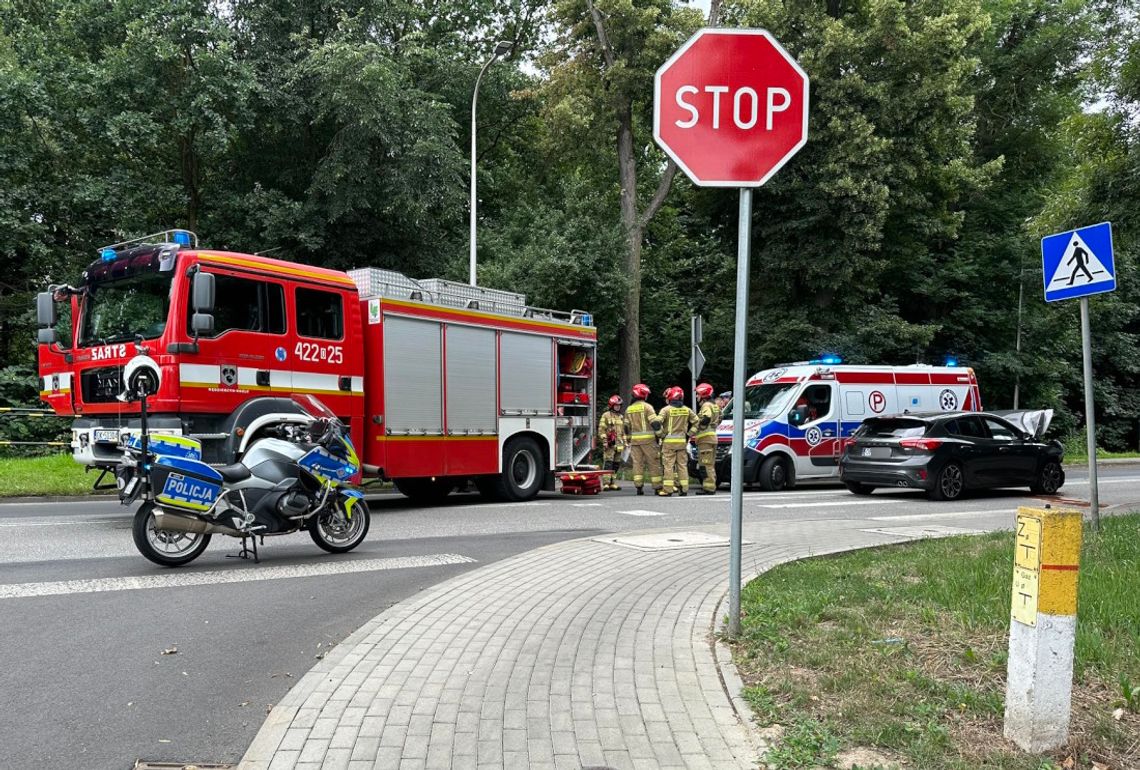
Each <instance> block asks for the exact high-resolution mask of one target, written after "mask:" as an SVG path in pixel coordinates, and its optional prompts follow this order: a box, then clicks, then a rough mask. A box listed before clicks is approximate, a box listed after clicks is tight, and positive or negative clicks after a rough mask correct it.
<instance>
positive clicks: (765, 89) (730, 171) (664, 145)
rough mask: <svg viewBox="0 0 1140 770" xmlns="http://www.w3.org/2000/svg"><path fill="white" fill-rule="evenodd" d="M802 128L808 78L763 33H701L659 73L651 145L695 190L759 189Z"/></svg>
mask: <svg viewBox="0 0 1140 770" xmlns="http://www.w3.org/2000/svg"><path fill="white" fill-rule="evenodd" d="M807 124H808V76H807V73H805V72H804V71H803V70H802V69H800V65H799V64H797V63H796V60H795V59H793V58H792V57H791V56H790V55H789V54H788V52H787V51H785V50H784V49H783V48H782V47H781V46H780V44H779V43H777V42H776V39H775V38H773V37H772V35H770V34H769V33H768V31H767V30H763V29H702V30H700V31H699V32H697V34H695V35H693V36H692V37H691V38H689V40H688V41H687V42H686V43H685V44H684V45H683V46H681V47H680V49H678V50H677V52H676V53H675V54H673V56H671V57H670V58H669V60H668V61H667V62H665V63H664V64H663V65H661V68H660V69H659V70H657V77H656V81H655V89H654V100H653V138H654V139H656V140H657V144H659V145H660V146H661V149H663V150H665V152H667V153H668V154H669V157H671V158H672V159H673V160H674V161H676V162H677V165H678V166H680V167H681V169H683V170H684V172H685V173H686V174H688V175H689V178H690V179H692V180H693V182H694V183H695V184H698V185H702V186H707V187H759V186H760V185H762V184H764V183H765V182H766V181H768V179H769V178H771V176H772V175H773V174H775V173H776V172H777V171H778V170H779V169H780V167H781V166H783V165H784V164H785V163H787V161H788V159H789V158H791V157H792V156H793V155H795V154H796V152H797V151H799V149H800V148H801V147H803V146H804V144H805V143H806V142H807Z"/></svg>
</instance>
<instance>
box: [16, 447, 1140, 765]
mask: <svg viewBox="0 0 1140 770" xmlns="http://www.w3.org/2000/svg"><path fill="white" fill-rule="evenodd" d="M1101 483H1102V487H1101V495H1100V497H1101V502H1102V505H1105V506H1106V507H1107V508H1108V509H1109V510H1110V511H1111V510H1113V509H1117V510H1134V509H1140V465H1133V466H1105V467H1103V468H1102V469H1101ZM1087 492H1088V483H1087V479H1086V475H1085V473H1084V471H1083V470H1080V469H1070V470H1069V481H1068V483H1067V484H1066V486H1065V488H1064V489H1063V490H1062V493H1063V497H1064V498H1069V499H1073V500H1080V499H1087ZM1027 502H1028V503H1032V502H1040V500H1035V499H1033V498H1031V497H1029V496H1027V494H1026V493H1025V492H1022V491H1000V492H994V493H987V494H985V495H975V496H972V497H970V498H968V499H966V500H962V501H958V502H954V503H935V502H931V501H928V500H926V499H924V498H923V497H922V496H921V495H919V494H916V493H914V492H909V491H903V490H900V491H893V490H891V491H880V492H877V493H875V494H874V495H873V496H871V497H869V498H864V497H859V498H856V497H854V496H853V495H850V494H848V493H847V492H846V490H844V489H842V488H841V487H838V486H836V485H827V484H805V485H801V487H800V488H799V489H797V490H795V491H793V492H784V493H779V494H769V493H761V492H755V493H748V494H746V497H745V513H744V515H745V517H746V519H747V520H749V521H765V520H768V521H787V520H805V521H806V520H814V519H842V518H851V517H859V518H865V517H869V518H875V519H879V520H882V521H884V522H891V521H897V522H903V521H909V520H921V521H923V522H928V523H936V522H941V523H946V524H953V525H955V526H969V525H970V522H971V519H977V520H981V519H986V518H991V519H992V517H993V515H994V514H995V513H1003V512H1008V513H1009V514H1011V516H1012V513H1013V512H1014V510H1015V509H1016V507H1017V506H1018V505H1020V504H1026V503H1027ZM372 509H373V521H372V529H371V532H370V533H369V537H368V540H367V541H366V542H365V543H364V544H363V545H362V546H361V547H360V548H359V549H357V550H356V551H354V552H353V553H351V554H348V555H345V556H332V555H328V554H325V553H324V552H322V551H320V550H318V549H317V548H316V546H315V545H313V544H312V542H311V541H310V540H309V538H308V537H307V536H306V535H304V534H300V535H292V536H287V537H283V538H271V539H269V540H267V541H266V545H265V546H264V547H263V549H262V561H261V564H260V565H255V564H252V563H250V562H245V561H240V560H236V559H232V558H228V557H227V554H231V553H234V552H235V550H236V549H235V546H236V544H237V541H235V540H232V539H229V538H215V539H214V541H213V543H212V544H211V546H210V548H209V549H208V550H207V551H206V553H205V554H204V555H203V556H202V557H201V558H200V559H198V560H197V561H196V562H194V564H192V565H190V566H189V567H183V568H180V569H164V568H160V567H157V566H155V565H152V564H151V563H150V562H148V561H146V560H145V559H143V558H142V557H141V556H140V555H138V553H137V552H136V551H135V549H134V545H133V543H132V542H131V534H130V512H129V511H126V510H124V509H122V508H120V507H119V506H118V504H117V503H116V502H114V501H106V500H95V499H83V500H78V501H68V502H40V503H11V504H4V505H0V660H3V661H4V665H3V666H0V693H4V700H5V704H4V706H5V711H6V714H5V718H4V719H3V720H0V768H9V767H12V768H20V767H32V766H40V767H57V766H58V767H62V766H71V764H72V763H75V762H78V765H77V766H81V767H85V768H108V769H111V768H129V767H132V766H133V764H134V762H135V760H136V759H139V758H142V759H147V760H151V761H160V760H163V761H198V762H235V761H237V760H238V759H239V758H240V757H241V755H242V753H243V752H244V750H245V749H246V747H247V746H248V744H249V742H250V741H251V740H252V739H253V736H254V735H255V733H256V732H257V730H258V728H259V727H260V726H261V723H262V721H263V719H264V717H265V713H266V707H267V706H268V705H270V704H273V703H275V702H276V701H277V700H278V699H279V698H280V697H281V696H282V695H284V693H285V692H286V691H287V690H288V689H289V687H290V686H291V685H292V683H293V682H294V681H295V680H296V679H297V678H298V677H299V676H300V675H301V674H303V673H304V672H305V671H307V670H308V668H309V667H310V666H311V665H312V664H313V663H314V662H315V661H316V660H317V658H318V656H320V655H321V654H322V653H323V651H324V650H327V649H328V648H329V647H331V646H332V645H334V644H336V643H337V642H339V641H340V640H341V639H343V638H344V637H345V636H347V635H348V634H349V633H350V632H351V631H353V630H354V629H355V628H357V627H358V626H360V625H361V624H363V623H364V622H365V621H366V620H368V619H369V618H372V617H374V616H375V615H377V614H379V613H380V612H381V611H383V610H384V609H386V608H387V607H389V606H391V605H392V604H394V603H396V602H399V601H400V600H402V599H404V598H406V597H408V596H410V595H412V594H414V593H415V592H417V591H419V590H422V589H423V588H425V587H427V586H430V585H433V584H435V583H437V582H439V581H442V580H445V579H447V578H449V577H452V576H454V575H457V574H460V573H461V572H463V571H465V570H469V569H473V568H476V567H479V566H482V565H485V564H488V563H490V562H493V561H496V560H498V559H502V558H505V557H508V556H511V555H513V554H516V553H520V552H523V551H526V550H530V549H532V548H535V547H538V546H540V545H544V544H547V543H552V542H557V541H560V540H565V539H569V538H576V537H584V536H588V535H591V534H597V533H602V532H614V531H620V530H630V529H646V528H654V527H675V526H686V525H693V524H708V523H724V522H726V521H727V516H728V510H729V495H728V494H727V493H724V492H722V493H721V494H720V495H717V496H716V497H712V498H709V497H701V496H689V497H686V498H670V499H659V498H655V497H651V496H645V497H634V496H633V494H632V490H630V489H628V488H627V489H626V490H623V491H622V492H609V493H606V494H605V495H602V496H598V497H586V498H574V497H566V496H561V495H545V496H543V497H541V498H539V499H538V500H535V501H533V502H530V503H521V504H483V503H480V502H479V498H478V497H476V496H472V495H457V496H454V497H452V498H451V499H449V500H448V504H446V505H443V506H440V507H437V508H417V507H415V506H413V505H411V504H410V503H409V502H408V501H407V500H405V499H404V498H402V497H400V496H398V495H391V496H383V497H381V498H379V499H377V500H375V501H374V502H373V503H372ZM171 649H176V650H177V652H173V653H170V654H163V652H164V651H167V650H171Z"/></svg>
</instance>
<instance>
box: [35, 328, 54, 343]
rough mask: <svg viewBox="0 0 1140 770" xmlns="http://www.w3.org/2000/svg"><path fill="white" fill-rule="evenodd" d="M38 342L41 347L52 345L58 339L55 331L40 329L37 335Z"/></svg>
mask: <svg viewBox="0 0 1140 770" xmlns="http://www.w3.org/2000/svg"><path fill="white" fill-rule="evenodd" d="M36 339H37V341H38V342H39V343H40V344H41V345H51V344H54V343H55V342H56V340H57V339H58V338H57V337H56V334H55V329H40V330H39V332H38V333H37V335H36Z"/></svg>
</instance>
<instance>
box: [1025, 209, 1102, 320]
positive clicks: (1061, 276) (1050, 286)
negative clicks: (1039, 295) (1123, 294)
mask: <svg viewBox="0 0 1140 770" xmlns="http://www.w3.org/2000/svg"><path fill="white" fill-rule="evenodd" d="M1041 263H1042V268H1043V269H1042V277H1043V278H1044V280H1045V301H1046V302H1056V301H1058V300H1062V299H1074V298H1076V297H1087V296H1088V295H1090V294H1103V293H1104V292H1107V291H1115V290H1116V265H1115V262H1114V261H1113V257H1112V224H1111V223H1110V222H1101V223H1100V224H1099V225H1090V226H1089V227H1082V228H1080V229H1078V230H1069V231H1068V232H1064V233H1057V234H1056V235H1047V236H1045V237H1044V238H1042V239H1041Z"/></svg>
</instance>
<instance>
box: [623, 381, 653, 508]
mask: <svg viewBox="0 0 1140 770" xmlns="http://www.w3.org/2000/svg"><path fill="white" fill-rule="evenodd" d="M648 397H649V386H648V385H642V384H638V385H634V386H633V403H631V404H630V405H629V406H628V407H626V410H625V422H626V425H627V426H628V427H629V447H630V451H631V453H630V462H631V464H632V465H633V486H634V487H636V488H637V494H639V495H643V494H645V492H644V491H643V490H642V487H643V486H644V485H645V477H646V476H648V477H649V481H650V483H651V484H652V485H653V488H654V489H661V463H659V462H658V461H657V437H656V435H655V431H654V429H653V423H654V422H655V421H656V420H657V412H656V411H655V410H654V409H653V406H652V404H650V403H648V402H647V401H646V400H645V399H647V398H648Z"/></svg>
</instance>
